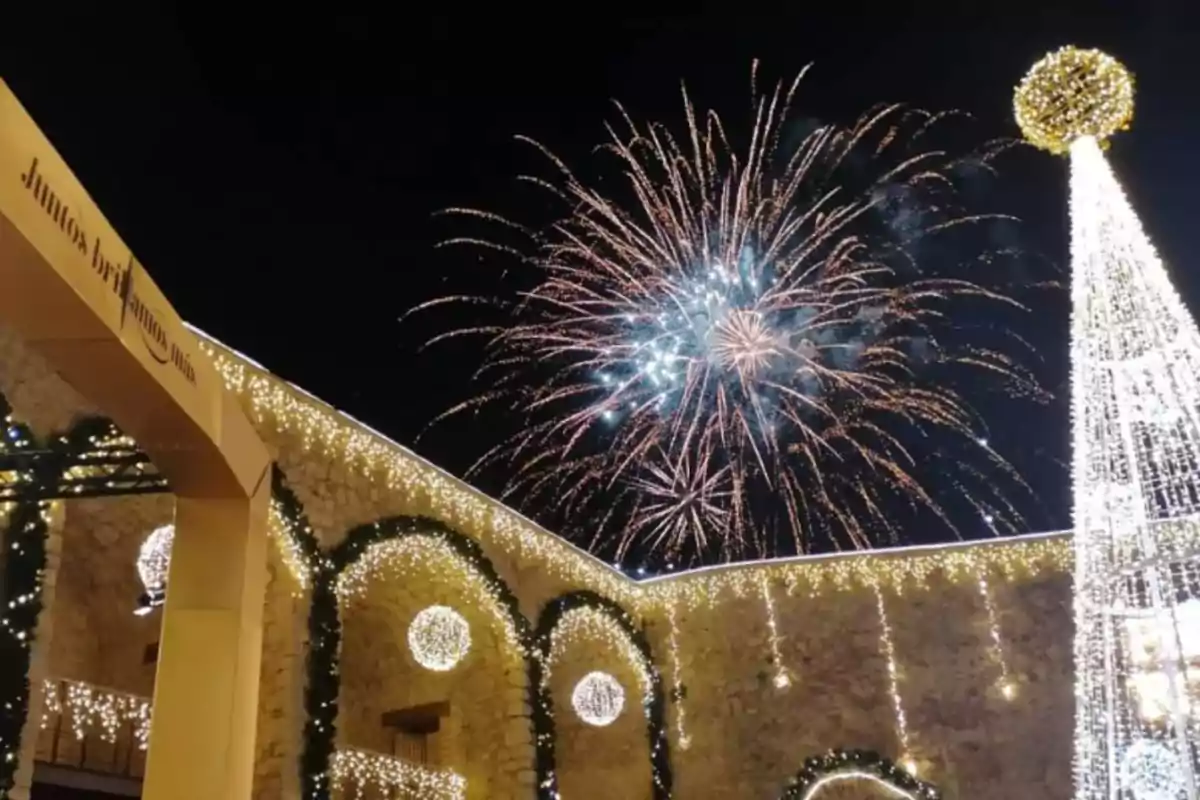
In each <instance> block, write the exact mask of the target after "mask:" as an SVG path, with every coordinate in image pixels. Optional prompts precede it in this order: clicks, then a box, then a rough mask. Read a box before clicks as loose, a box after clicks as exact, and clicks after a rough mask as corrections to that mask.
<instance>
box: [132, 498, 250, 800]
mask: <svg viewBox="0 0 1200 800" xmlns="http://www.w3.org/2000/svg"><path fill="white" fill-rule="evenodd" d="M264 483H265V485H264V486H260V487H259V489H258V491H257V492H256V494H255V496H254V497H252V498H250V499H249V500H247V499H245V498H208V497H205V498H200V497H179V498H178V502H177V505H176V511H175V543H174V545H173V548H172V553H171V568H170V573H169V576H168V579H167V603H166V607H165V609H164V614H163V632H162V644H161V648H160V650H159V660H158V672H157V675H156V678H155V684H154V718H153V721H152V723H151V728H150V750H149V753H148V755H147V760H146V777H145V782H144V784H143V789H142V797H143V798H144V800H249V798H250V794H251V788H252V785H253V780H254V736H255V728H256V721H257V709H258V686H259V668H260V660H261V650H262V625H263V593H264V590H265V586H266V577H267V568H266V557H267V512H268V508H269V494H270V481H265V482H264Z"/></svg>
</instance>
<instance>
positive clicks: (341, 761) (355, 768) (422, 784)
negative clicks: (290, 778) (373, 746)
mask: <svg viewBox="0 0 1200 800" xmlns="http://www.w3.org/2000/svg"><path fill="white" fill-rule="evenodd" d="M329 775H330V778H331V779H332V783H333V786H334V787H335V788H338V789H351V788H352V789H353V790H354V792H355V794H354V796H355V797H363V796H364V793H365V792H366V791H367V790H368V789H370V788H371V787H375V788H378V789H379V792H380V794H381V795H382V796H384V797H391V798H410V799H411V800H466V797H467V781H466V779H465V778H463V777H462V776H461V775H459V774H457V773H455V772H453V771H451V770H446V769H432V768H430V767H427V766H423V765H420V764H413V763H411V762H408V761H404V760H403V759H400V758H396V757H395V756H389V755H384V754H383V753H370V752H367V751H365V750H353V749H343V750H339V751H338V752H337V753H335V754H334V756H333V763H332V764H331V765H330V769H329Z"/></svg>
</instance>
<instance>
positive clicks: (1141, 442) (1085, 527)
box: [1016, 48, 1200, 800]
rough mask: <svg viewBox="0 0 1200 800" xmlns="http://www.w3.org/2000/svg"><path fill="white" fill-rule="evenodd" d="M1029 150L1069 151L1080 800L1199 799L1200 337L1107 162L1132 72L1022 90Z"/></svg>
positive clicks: (1047, 81) (1094, 55)
mask: <svg viewBox="0 0 1200 800" xmlns="http://www.w3.org/2000/svg"><path fill="white" fill-rule="evenodd" d="M1016 113H1017V119H1018V122H1019V123H1020V125H1021V127H1022V129H1023V130H1024V131H1025V134H1026V136H1028V137H1029V138H1030V140H1031V141H1033V142H1034V143H1035V144H1038V145H1039V146H1041V147H1044V148H1045V149H1047V150H1050V151H1052V152H1064V151H1065V152H1068V153H1069V154H1070V219H1071V350H1070V353H1071V383H1070V385H1071V450H1072V468H1071V484H1072V486H1071V489H1072V492H1071V494H1072V518H1073V528H1074V537H1073V539H1072V544H1073V547H1074V550H1075V559H1074V567H1073V572H1074V593H1075V602H1074V610H1075V634H1074V636H1075V642H1074V646H1075V736H1074V750H1075V756H1074V759H1073V769H1074V774H1075V795H1074V796H1075V799H1076V800H1112V799H1113V798H1116V797H1120V798H1122V800H1124V798H1126V797H1129V796H1131V797H1133V798H1136V799H1137V800H1143V799H1144V800H1149V798H1158V797H1160V796H1161V797H1164V798H1166V797H1173V798H1176V800H1183V798H1186V800H1200V760H1198V757H1197V753H1198V752H1200V750H1198V749H1197V742H1198V731H1197V726H1196V720H1197V707H1196V706H1195V705H1194V703H1193V700H1194V698H1195V696H1196V694H1195V693H1196V675H1197V673H1196V666H1197V658H1198V657H1200V656H1198V654H1197V653H1196V652H1195V649H1194V648H1193V647H1192V646H1191V645H1192V643H1193V642H1195V641H1196V637H1195V635H1194V633H1193V632H1192V630H1191V629H1192V628H1193V626H1194V624H1195V617H1194V615H1193V614H1192V613H1191V611H1192V609H1193V608H1195V607H1196V606H1195V603H1196V601H1197V600H1200V591H1198V589H1197V585H1196V582H1195V581H1194V580H1193V579H1192V577H1191V576H1193V575H1196V574H1197V571H1198V570H1200V537H1198V536H1197V532H1198V530H1200V529H1198V526H1197V520H1198V519H1200V418H1198V417H1197V414H1196V409H1197V408H1200V384H1198V383H1197V381H1196V375H1197V374H1200V327H1198V326H1197V324H1196V320H1195V318H1194V317H1193V316H1192V314H1191V313H1190V311H1189V310H1188V308H1187V306H1185V305H1184V303H1183V301H1182V300H1181V299H1180V297H1179V293H1178V291H1177V290H1176V289H1175V287H1174V286H1173V285H1172V283H1171V277H1170V275H1169V274H1168V272H1167V270H1166V267H1165V266H1164V264H1163V262H1162V259H1161V258H1160V257H1159V255H1158V253H1157V252H1156V251H1155V248H1154V245H1153V244H1152V243H1151V241H1150V239H1149V237H1148V236H1147V235H1146V232H1145V230H1144V229H1143V227H1142V224H1141V221H1140V220H1139V219H1138V216H1137V213H1136V212H1135V211H1134V209H1133V207H1132V206H1131V205H1130V203H1129V201H1128V199H1127V198H1126V197H1125V192H1124V190H1123V189H1122V188H1121V184H1120V182H1119V181H1118V180H1117V176H1116V175H1115V174H1114V173H1113V170H1112V168H1111V166H1110V165H1109V164H1108V162H1107V161H1106V160H1105V158H1104V153H1103V151H1102V149H1101V144H1102V141H1103V139H1104V137H1106V136H1109V135H1110V134H1112V133H1113V132H1114V131H1116V130H1119V129H1121V128H1122V127H1124V126H1125V125H1127V124H1128V123H1129V119H1130V117H1131V116H1132V113H1133V87H1132V83H1131V81H1130V79H1129V76H1128V73H1127V72H1125V70H1124V68H1123V67H1121V66H1120V65H1119V64H1117V63H1116V62H1115V61H1114V60H1113V59H1111V58H1110V57H1108V56H1105V55H1104V54H1103V53H1098V52H1096V51H1080V50H1074V49H1072V48H1066V49H1063V50H1060V51H1058V52H1057V53H1053V54H1051V55H1050V56H1048V57H1047V58H1046V59H1043V61H1042V62H1040V63H1039V64H1038V65H1037V66H1035V67H1034V69H1033V70H1032V71H1031V72H1030V74H1029V76H1028V77H1027V78H1026V79H1025V81H1024V82H1023V83H1022V84H1021V86H1020V87H1019V88H1018V89H1017V93H1016Z"/></svg>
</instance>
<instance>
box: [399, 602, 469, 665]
mask: <svg viewBox="0 0 1200 800" xmlns="http://www.w3.org/2000/svg"><path fill="white" fill-rule="evenodd" d="M408 649H409V650H410V651H411V652H412V654H413V658H415V659H416V661H417V663H418V664H420V665H421V666H422V667H425V669H429V670H433V671H434V672H448V671H449V670H452V669H454V667H455V666H457V665H458V663H459V662H460V661H462V660H463V658H465V657H466V655H467V651H468V650H470V649H471V626H470V625H468V624H467V621H466V619H464V618H463V615H462V614H459V613H458V612H457V611H455V610H454V609H453V608H450V607H448V606H430V607H429V608H426V609H424V610H423V611H421V612H420V613H419V614H417V616H415V617H413V621H412V624H411V625H409V626H408Z"/></svg>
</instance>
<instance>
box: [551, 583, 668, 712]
mask: <svg viewBox="0 0 1200 800" xmlns="http://www.w3.org/2000/svg"><path fill="white" fill-rule="evenodd" d="M584 642H586V643H587V645H588V648H589V649H588V652H589V653H590V654H592V655H594V656H597V657H603V654H604V652H605V651H607V652H613V653H617V654H618V655H619V656H620V657H621V659H622V660H623V661H624V662H625V663H626V664H628V665H629V667H630V669H632V670H633V673H634V675H635V676H636V677H637V681H638V689H639V690H640V692H641V695H642V698H643V704H644V705H648V704H649V702H650V691H651V688H652V682H651V678H650V672H649V669H648V668H647V665H646V662H645V659H643V658H642V654H641V653H640V652H639V651H638V649H637V647H636V646H634V644H633V642H631V641H630V640H629V636H628V635H626V633H625V630H624V629H623V628H622V627H621V626H620V625H619V624H617V621H616V620H614V619H613V618H612V617H610V616H608V615H607V614H605V613H604V612H602V611H599V610H597V609H594V608H589V607H588V606H581V607H579V608H573V609H571V610H570V611H567V612H564V613H563V615H562V617H560V618H559V621H558V624H557V625H556V626H554V630H553V631H552V632H551V633H550V648H549V650H548V653H547V657H546V660H545V663H544V665H543V669H542V685H543V686H544V687H545V686H549V685H550V676H551V675H552V674H553V670H554V667H555V666H556V665H557V664H558V663H559V662H560V661H561V660H562V658H563V657H564V656H565V655H566V654H567V652H568V651H569V650H571V649H572V648H573V647H575V646H576V645H578V644H580V643H584Z"/></svg>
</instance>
